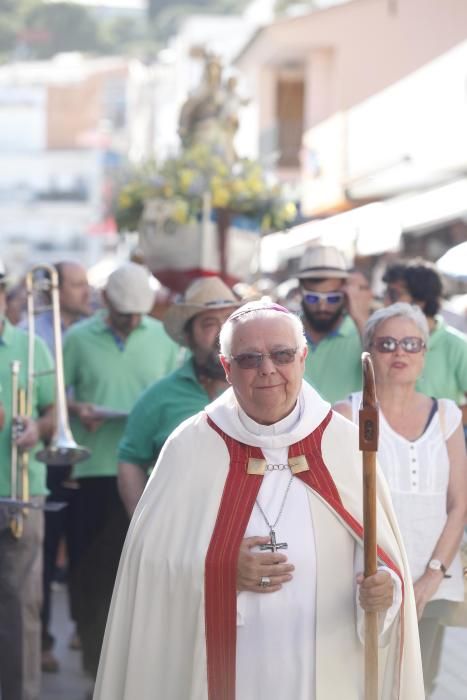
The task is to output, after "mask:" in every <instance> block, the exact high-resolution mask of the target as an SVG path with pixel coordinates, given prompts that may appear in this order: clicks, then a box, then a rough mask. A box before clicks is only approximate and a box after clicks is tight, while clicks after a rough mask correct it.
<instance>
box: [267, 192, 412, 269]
mask: <svg viewBox="0 0 467 700" xmlns="http://www.w3.org/2000/svg"><path fill="white" fill-rule="evenodd" d="M401 233H402V230H401V227H400V224H399V222H398V221H397V219H396V218H395V217H394V216H393V215H392V214H391V212H388V211H387V210H386V208H385V204H383V203H381V202H376V203H374V204H367V205H365V206H363V207H358V208H356V209H352V210H351V211H347V212H344V213H343V214H337V215H336V216H330V217H329V218H327V219H322V220H319V221H309V222H307V223H305V224H300V225H299V226H294V227H293V228H291V229H290V230H289V231H288V233H273V234H271V235H269V236H265V237H264V238H263V239H262V241H261V253H260V267H261V270H262V271H263V272H265V273H268V272H274V271H275V270H278V269H280V268H282V267H284V266H285V265H286V263H287V260H289V259H292V258H297V257H300V256H301V255H302V254H303V252H304V251H305V249H306V248H307V247H308V246H309V245H310V244H312V243H316V244H321V245H333V246H336V247H337V248H339V249H340V250H342V251H343V252H344V254H345V255H346V256H347V258H349V260H353V258H354V257H355V256H356V255H361V256H366V255H377V254H379V253H384V252H386V251H388V250H398V249H399V245H400V237H401Z"/></svg>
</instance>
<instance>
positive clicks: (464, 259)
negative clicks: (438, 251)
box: [436, 241, 467, 282]
mask: <svg viewBox="0 0 467 700" xmlns="http://www.w3.org/2000/svg"><path fill="white" fill-rule="evenodd" d="M436 267H437V268H438V270H439V271H440V272H442V273H443V274H444V275H448V276H449V277H455V278H456V279H458V280H462V281H463V282H467V241H464V243H459V245H455V246H454V247H453V248H450V250H448V251H447V253H445V254H444V255H442V256H441V257H440V258H439V260H437V262H436Z"/></svg>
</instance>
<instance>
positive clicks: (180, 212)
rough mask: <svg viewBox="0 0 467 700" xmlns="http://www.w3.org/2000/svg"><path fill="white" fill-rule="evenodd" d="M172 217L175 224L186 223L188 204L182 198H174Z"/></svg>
mask: <svg viewBox="0 0 467 700" xmlns="http://www.w3.org/2000/svg"><path fill="white" fill-rule="evenodd" d="M172 219H173V220H174V221H176V222H177V224H186V222H187V221H188V204H187V202H185V201H184V200H183V199H176V200H175V202H174V206H173V209H172Z"/></svg>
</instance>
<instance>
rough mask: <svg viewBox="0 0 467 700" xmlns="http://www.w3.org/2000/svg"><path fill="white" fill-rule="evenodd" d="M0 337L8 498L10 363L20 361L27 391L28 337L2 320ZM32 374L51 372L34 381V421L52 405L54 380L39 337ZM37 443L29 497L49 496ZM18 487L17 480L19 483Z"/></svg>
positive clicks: (1, 443)
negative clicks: (37, 456)
mask: <svg viewBox="0 0 467 700" xmlns="http://www.w3.org/2000/svg"><path fill="white" fill-rule="evenodd" d="M4 323H5V325H4V329H3V334H2V336H0V385H1V387H2V393H1V400H2V402H3V406H4V409H5V425H4V427H3V430H2V431H0V459H1V462H0V465H1V466H0V496H2V497H5V496H10V464H11V363H12V362H13V360H19V361H20V362H21V367H20V373H19V387H20V388H21V389H26V386H27V371H28V336H27V333H25V331H23V330H20V329H19V328H17V327H16V326H12V325H11V324H10V323H9V322H8V321H6V320H5V322H4ZM34 354H35V357H34V371H35V372H37V373H41V372H47V371H50V374H47V375H44V376H37V377H36V379H35V381H34V394H33V401H32V417H33V418H37V417H38V416H39V415H40V413H41V412H42V411H43V409H45V408H46V407H47V406H50V405H51V404H53V403H54V402H55V378H54V372H53V366H54V365H53V360H52V356H51V354H50V352H49V350H48V348H47V346H46V345H45V343H44V341H43V340H41V338H37V337H36V340H35V351H34ZM41 447H42V443H38V444H37V445H36V446H35V447H34V448H33V449H32V450H31V451H30V453H29V492H30V495H31V496H42V495H45V494H47V493H48V491H47V488H46V483H45V482H46V469H45V465H44V464H43V463H42V462H38V461H37V459H35V457H34V455H35V453H36V452H37V451H38V450H39V449H41ZM18 484H19V481H18Z"/></svg>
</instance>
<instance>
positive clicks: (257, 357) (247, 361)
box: [230, 348, 298, 369]
mask: <svg viewBox="0 0 467 700" xmlns="http://www.w3.org/2000/svg"><path fill="white" fill-rule="evenodd" d="M297 350H298V348H284V350H273V351H272V352H242V353H240V355H232V356H231V358H230V359H231V360H235V362H236V363H237V365H238V366H239V367H240V369H258V368H259V367H261V363H262V362H263V360H264V359H265V358H266V357H270V358H271V360H272V361H273V362H274V364H275V365H290V363H291V362H293V361H294V359H295V354H296V352H297Z"/></svg>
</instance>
